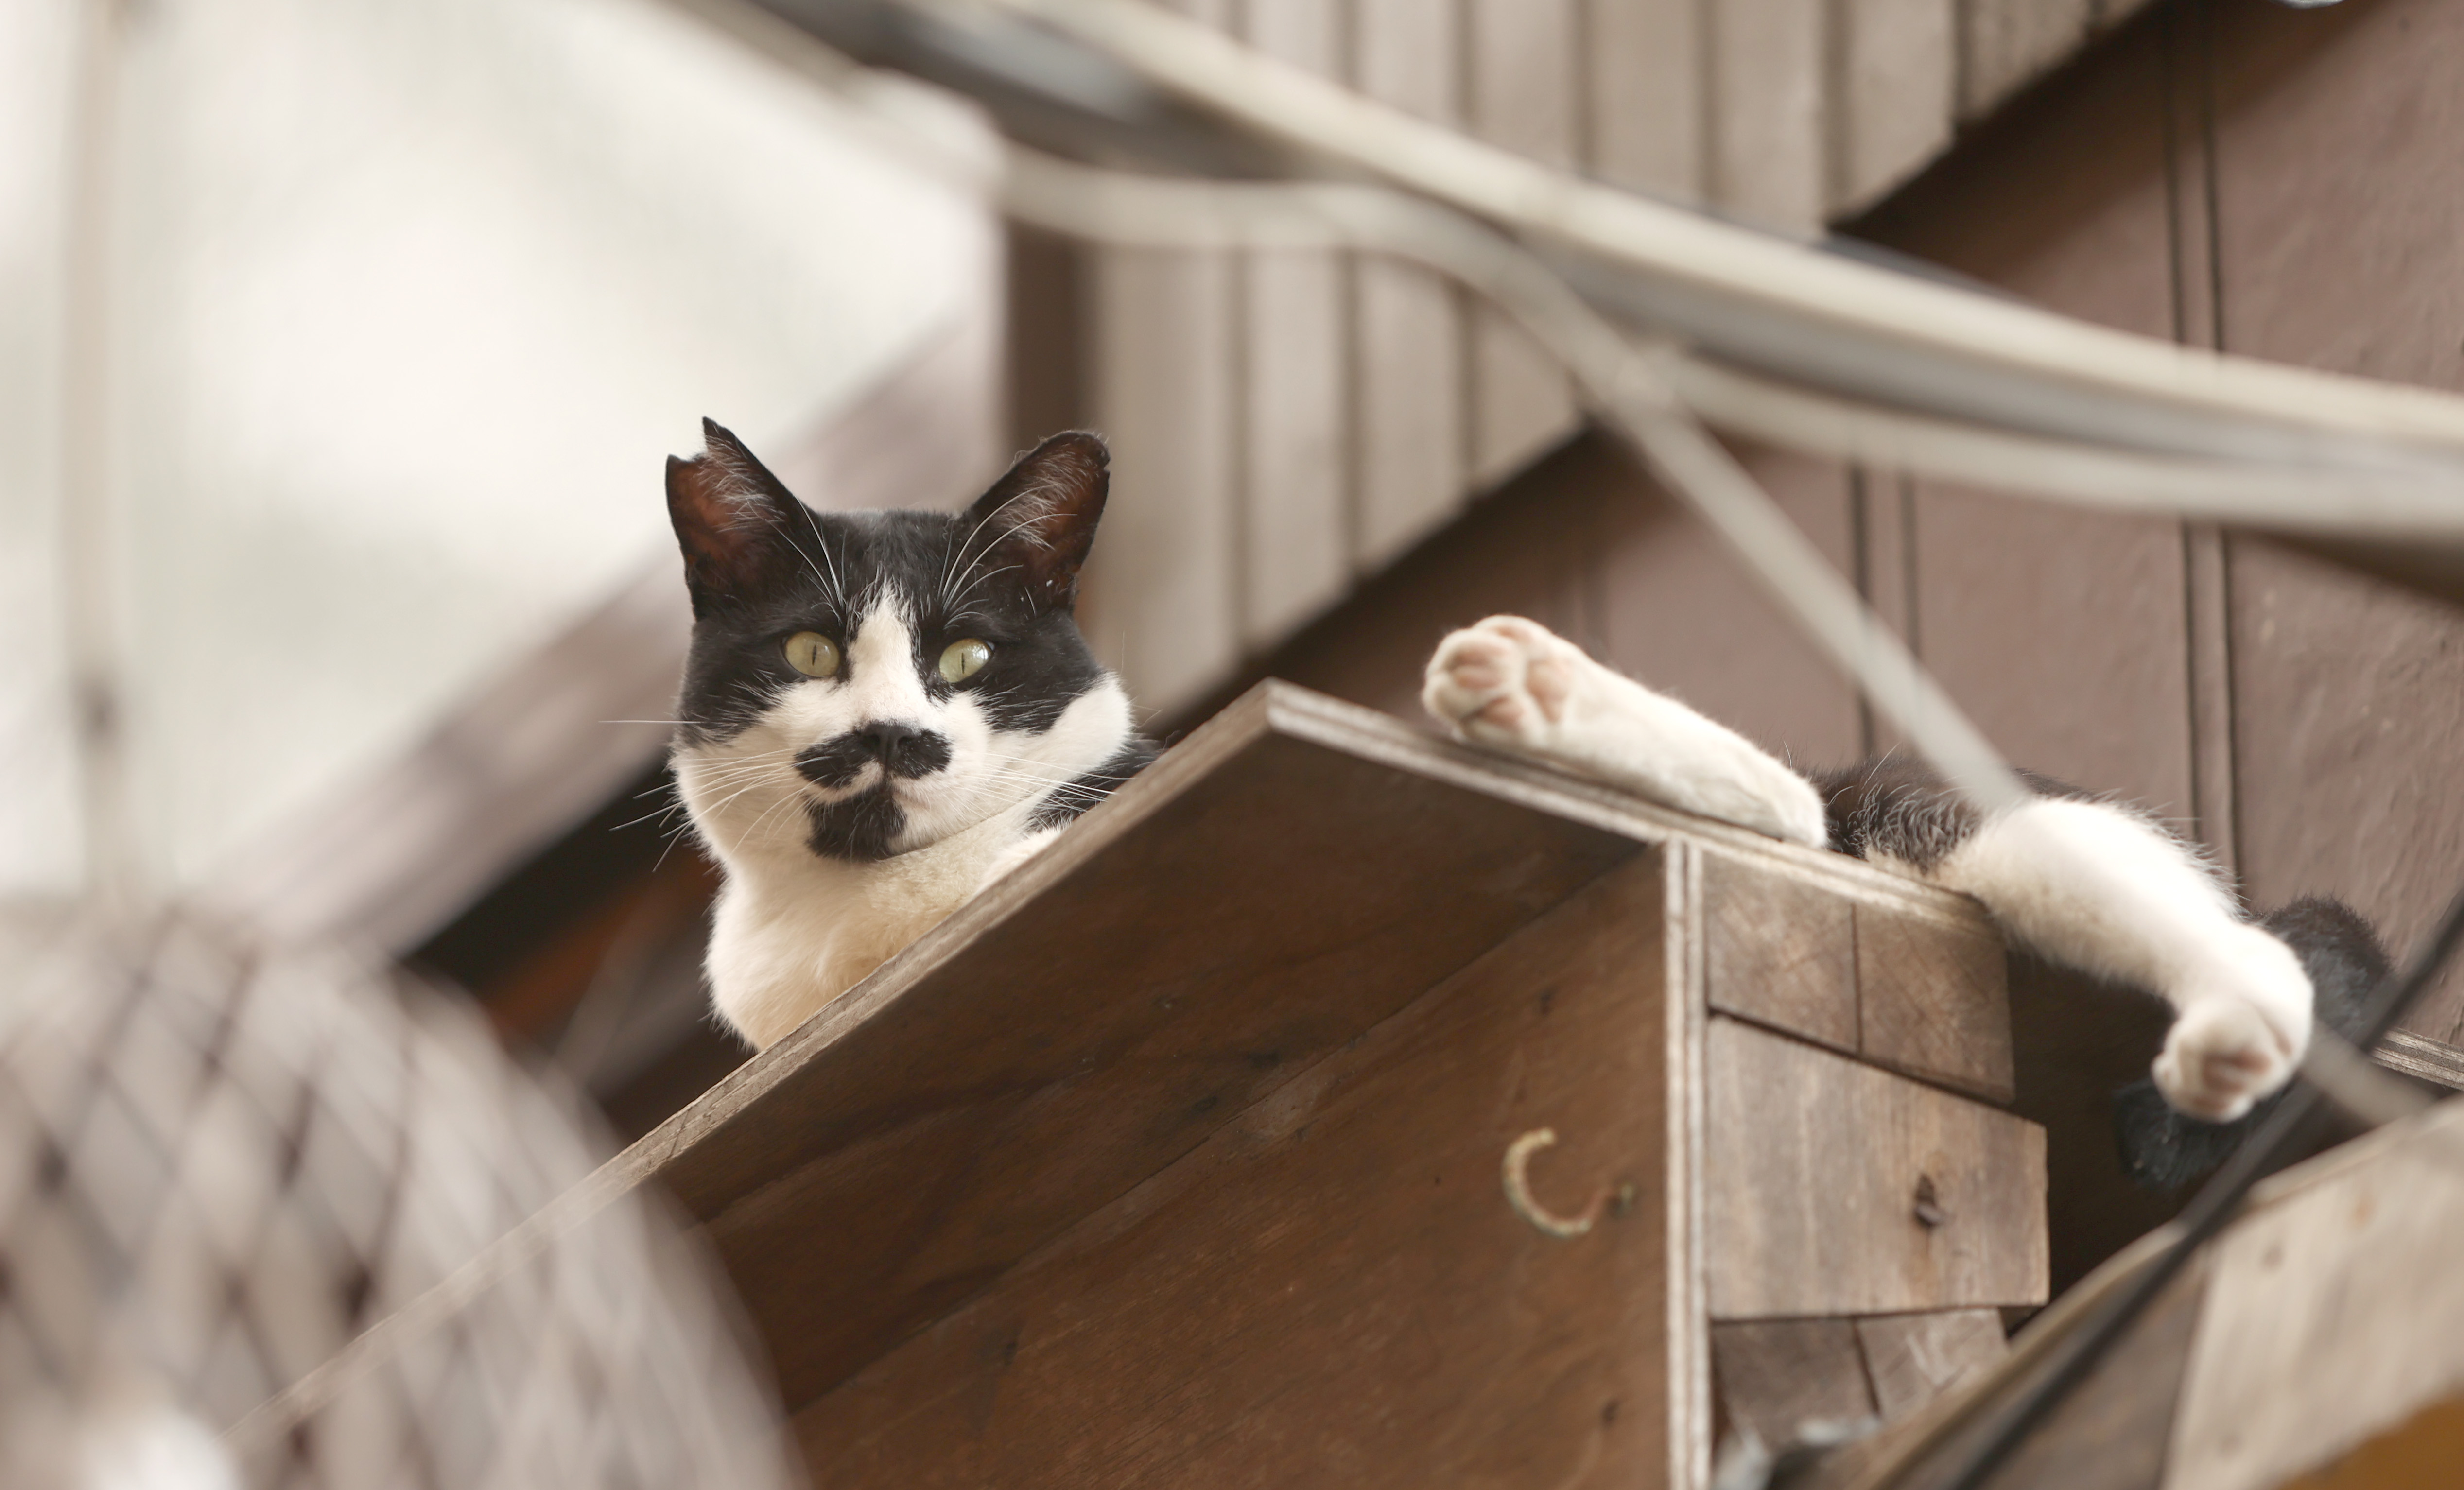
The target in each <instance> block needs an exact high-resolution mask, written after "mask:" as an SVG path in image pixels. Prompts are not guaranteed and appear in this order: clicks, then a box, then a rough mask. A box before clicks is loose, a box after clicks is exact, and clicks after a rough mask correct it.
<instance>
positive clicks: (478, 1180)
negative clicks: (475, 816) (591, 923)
mask: <svg viewBox="0 0 2464 1490" xmlns="http://www.w3.org/2000/svg"><path fill="white" fill-rule="evenodd" d="M38 942H39V943H40V945H39V946H38V945H36V944H37V943H38ZM0 964H4V965H5V967H6V969H7V970H8V983H7V985H6V986H5V987H0V1413H6V1421H5V1422H0V1435H10V1434H11V1433H13V1435H14V1436H15V1437H16V1438H18V1439H19V1440H20V1441H21V1443H22V1442H24V1441H31V1440H30V1439H29V1437H28V1435H29V1434H30V1433H32V1432H33V1429H34V1428H36V1427H39V1428H41V1429H42V1430H43V1431H44V1432H47V1433H51V1434H52V1435H54V1436H55V1437H56V1436H57V1435H59V1434H61V1433H66V1432H69V1431H70V1429H71V1428H76V1430H77V1431H78V1432H87V1433H93V1432H103V1431H104V1430H102V1429H96V1428H95V1427H94V1426H93V1425H95V1424H105V1425H108V1424H110V1423H115V1422H121V1421H123V1420H124V1419H125V1416H126V1414H125V1409H126V1408H127V1405H128V1404H129V1403H131V1402H141V1401H143V1402H154V1403H156V1404H157V1405H158V1406H161V1407H165V1408H168V1409H170V1410H173V1412H174V1415H180V1414H185V1417H186V1419H187V1420H191V1421H193V1422H194V1423H196V1424H200V1425H202V1426H203V1428H204V1429H206V1430H209V1431H210V1432H212V1433H221V1432H223V1431H225V1430H227V1429H229V1428H231V1426H232V1425H233V1424H235V1423H238V1422H239V1421H240V1420H241V1419H242V1418H243V1417H244V1416H245V1415H246V1414H248V1413H251V1411H252V1410H254V1409H256V1408H258V1407H259V1406H260V1405H261V1404H263V1403H265V1402H266V1401H267V1400H268V1399H269V1398H270V1397H273V1396H274V1395H275V1393H277V1392H279V1391H282V1390H284V1389H285V1388H286V1387H289V1386H291V1385H292V1384H294V1383H296V1382H297V1381H299V1379H300V1378H301V1377H302V1376H303V1375H305V1374H306V1373H308V1372H309V1371H310V1370H312V1369H315V1368H316V1367H318V1366H319V1364H320V1363H322V1362H324V1361H326V1360H327V1359H328V1358H329V1357H331V1356H333V1355H334V1353H335V1352H336V1351H337V1350H339V1349H341V1348H342V1347H343V1346H344V1345H345V1344H346V1343H347V1342H349V1341H350V1340H351V1339H352V1338H353V1337H354V1336H356V1335H358V1334H359V1333H360V1332H361V1331H363V1330H364V1329H366V1328H367V1327H368V1326H370V1325H371V1324H373V1323H375V1322H376V1321H379V1320H381V1319H384V1318H385V1317H386V1316H387V1315H389V1314H391V1313H392V1312H393V1311H394V1310H396V1309H398V1308H400V1307H401V1306H402V1305H403V1304H406V1303H407V1302H409V1301H410V1300H412V1299H414V1298H416V1297H418V1296H419V1295H420V1294H421V1293H423V1292H424V1291H425V1290H427V1289H428V1288H429V1286H430V1285H432V1284H434V1283H436V1282H439V1281H440V1280H442V1279H444V1278H445V1277H446V1276H447V1275H448V1274H450V1273H451V1272H452V1271H453V1270H454V1268H455V1267H456V1266H458V1265H459V1264H461V1263H463V1262H465V1261H466V1260H470V1259H471V1258H472V1257H473V1255H474V1254H476V1253H478V1252H479V1251H480V1249H481V1248H483V1247H485V1246H486V1245H487V1244H488V1243H490V1242H492V1241H495V1239H496V1238H499V1237H501V1236H503V1235H504V1234H505V1233H506V1232H507V1231H509V1230H510V1229H512V1228H513V1227H514V1226H516V1225H517V1223H519V1222H521V1221H522V1220H524V1219H525V1218H527V1217H529V1216H532V1214H533V1213H535V1212H537V1211H538V1210H539V1208H540V1207H541V1206H542V1205H544V1204H546V1202H548V1201H549V1200H550V1199H552V1198H553V1197H555V1196H556V1195H557V1194H560V1193H561V1192H562V1191H564V1190H565V1189H566V1188H567V1187H568V1186H570V1185H572V1184H573V1183H574V1182H576V1181H577V1180H580V1179H581V1178H582V1177H583V1176H584V1175H585V1174H587V1173H589V1172H590V1171H591V1170H592V1169H593V1168H594V1167H595V1166H596V1164H597V1161H598V1160H599V1159H600V1157H601V1156H602V1152H601V1149H602V1146H601V1145H600V1144H598V1143H597V1142H596V1141H595V1139H594V1138H593V1137H591V1136H589V1129H588V1128H587V1126H586V1125H585V1124H584V1123H583V1122H582V1121H580V1120H579V1119H578V1117H577V1115H576V1108H575V1107H574V1106H573V1105H572V1104H570V1103H569V1102H567V1101H565V1100H564V1099H562V1098H561V1097H560V1096H559V1095H558V1094H556V1093H554V1092H552V1091H551V1090H550V1089H549V1088H547V1087H546V1086H544V1085H541V1084H540V1083H539V1081H537V1080H535V1079H533V1078H532V1077H531V1076H529V1075H527V1074H526V1073H524V1072H522V1071H521V1070H520V1069H519V1068H517V1066H516V1065H514V1064H513V1063H511V1062H510V1061H508V1060H507V1059H506V1058H505V1056H504V1055H503V1053H502V1052H501V1051H500V1049H499V1048H498V1046H497V1045H496V1043H495V1040H494V1039H493V1038H492V1037H491V1036H490V1034H489V1033H488V1031H487V1030H486V1028H485V1027H484V1026H483V1025H482V1024H481V1023H480V1022H479V1020H478V1019H476V1018H475V1017H474V1016H473V1015H472V1013H471V1012H470V1011H469V1010H468V1009H467V1008H465V1007H463V1006H462V1005H460V1004H458V1003H456V1002H453V1001H451V1000H449V999H448V998H446V997H443V996H440V995H436V994H433V993H429V992H427V991H424V990H413V991H409V992H408V993H407V994H406V992H405V991H404V990H402V989H400V988H399V987H397V986H395V984H394V982H393V980H392V979H391V977H390V975H385V974H379V973H375V972H372V971H371V970H370V969H369V968H368V967H366V966H364V965H363V964H360V963H357V962H355V961H352V960H350V959H348V958H346V957H343V956H341V955H339V954H335V953H315V952H296V951H294V952H281V953H269V952H267V951H264V950H262V949H258V948H253V947H252V946H250V945H248V944H247V943H246V942H245V941H244V940H243V939H241V938H239V937H236V936H234V935H231V934H230V933H229V932H227V931H222V930H220V929H217V928H213V927H210V926H209V925H207V924H205V923H203V922H201V921H199V920H197V919H194V918H182V917H172V918H166V919H165V920H163V921H161V922H159V923H157V924H155V925H153V926H151V927H149V928H147V929H146V930H144V931H143V932H141V933H131V932H129V931H126V930H125V929H121V930H120V931H99V930H95V929H92V928H85V929H79V930H76V931H66V932H55V933H48V934H44V935H41V936H39V937H37V936H35V935H34V934H33V933H32V932H31V931H28V930H26V929H25V928H24V927H22V926H20V927H19V928H18V929H17V931H16V933H15V934H14V935H13V936H10V935H5V934H0ZM733 1324H734V1322H733V1320H732V1317H731V1316H730V1315H729V1314H728V1313H727V1312H726V1311H725V1309H724V1307H723V1306H722V1305H721V1304H720V1303H718V1302H717V1296H716V1295H715V1293H714V1291H713V1288H712V1286H711V1283H710V1281H709V1273H708V1270H707V1269H706V1268H704V1267H703V1266H702V1264H701V1261H700V1260H699V1259H698V1258H697V1257H695V1256H694V1255H693V1254H692V1253H691V1252H690V1251H689V1249H688V1248H687V1247H686V1245H685V1244H684V1242H683V1240H682V1239H681V1237H680V1234H679V1233H678V1231H677V1229H676V1228H674V1227H673V1226H671V1225H670V1224H669V1223H668V1222H667V1220H666V1218H665V1217H664V1216H661V1215H660V1214H658V1213H657V1211H656V1209H655V1207H654V1206H653V1205H652V1204H651V1203H649V1201H647V1200H646V1199H645V1198H644V1197H642V1196H640V1195H633V1196H627V1197H625V1198H624V1199H623V1200H621V1201H619V1202H618V1203H616V1204H615V1205H613V1206H611V1207H609V1208H608V1209H606V1210H605V1211H602V1212H600V1213H599V1214H598V1215H597V1216H595V1217H593V1218H592V1219H590V1220H588V1221H587V1222H584V1223H583V1224H582V1225H580V1226H579V1227H577V1228H575V1229H574V1230H572V1231H569V1232H567V1233H566V1234H565V1235H563V1236H561V1237H560V1238H557V1239H556V1240H554V1241H553V1242H552V1243H550V1244H549V1245H548V1246H547V1247H546V1248H545V1250H544V1251H543V1252H541V1253H540V1254H539V1256H537V1257H535V1258H533V1259H531V1260H529V1261H527V1262H525V1263H523V1264H521V1265H519V1266H517V1267H516V1268H515V1269H513V1271H512V1272H511V1273H510V1274H509V1275H508V1276H506V1277H504V1278H503V1279H501V1280H500V1281H498V1282H495V1283H494V1284H492V1285H490V1286H489V1287H488V1288H487V1289H486V1290H485V1291H484V1292H482V1293H481V1294H479V1295H478V1297H477V1298H476V1299H475V1300H474V1301H473V1302H472V1303H471V1304H469V1305H468V1306H466V1307H463V1308H461V1309H459V1310H458V1311H456V1312H455V1313H453V1314H452V1316H451V1318H449V1319H448V1320H446V1322H445V1323H444V1324H442V1325H440V1326H436V1327H434V1328H431V1329H429V1330H426V1331H424V1332H416V1333H407V1334H405V1335H402V1336H400V1337H399V1339H400V1342H401V1343H400V1345H399V1348H396V1349H393V1350H391V1351H389V1352H386V1353H384V1354H382V1355H380V1356H379V1357H378V1358H377V1359H376V1360H375V1363H374V1364H373V1365H372V1366H371V1367H370V1368H369V1369H365V1370H364V1371H362V1372H360V1373H358V1374H357V1375H355V1376H353V1377H352V1378H350V1379H349V1381H348V1383H347V1385H345V1386H344V1387H343V1388H342V1389H341V1391H340V1392H339V1394H337V1395H335V1396H333V1398H332V1400H331V1401H329V1402H327V1403H325V1404H324V1405H323V1406H321V1407H320V1408H319V1409H318V1410H316V1411H314V1412H313V1413H308V1414H307V1415H305V1416H304V1417H302V1418H301V1419H300V1420H299V1421H297V1422H296V1423H288V1424H279V1423H278V1424H276V1430H277V1431H275V1432H274V1433H272V1434H267V1435H258V1436H257V1437H256V1439H255V1441H254V1442H253V1445H251V1446H248V1447H246V1448H245V1451H244V1452H241V1453H240V1454H239V1455H238V1457H237V1462H236V1465H235V1468H236V1471H237V1482H238V1483H241V1484H245V1485H248V1486H251V1487H264V1490H274V1487H285V1490H288V1487H298V1490H311V1487H316V1490H342V1487H352V1490H358V1487H363V1486H366V1487H377V1486H386V1487H393V1486H401V1487H405V1490H410V1487H438V1490H445V1487H451V1490H471V1487H483V1486H505V1487H517V1486H518V1487H536V1490H554V1487H561V1486H584V1485H588V1486H607V1487H632V1486H642V1487H646V1490H647V1487H652V1486H658V1487H667V1486H693V1485H712V1486H728V1487H742V1490H767V1487H772V1486H783V1485H787V1484H790V1483H795V1482H798V1480H799V1479H800V1478H801V1477H799V1476H797V1475H796V1473H795V1472H794V1470H793V1467H792V1464H791V1461H790V1460H789V1458H788V1457H787V1451H786V1450H784V1449H783V1447H782V1446H781V1435H780V1433H779V1431H778V1426H777V1421H776V1417H775V1414H774V1413H773V1411H772V1408H771V1406H770V1403H769V1401H768V1398H767V1396H766V1394H765V1391H764V1390H763V1389H762V1388H761V1386H760V1385H759V1378H758V1377H757V1376H756V1374H755V1373H754V1371H753V1370H752V1369H751V1368H750V1367H749V1366H748V1365H747V1361H746V1357H745V1353H744V1349H743V1347H742V1345H741V1343H740V1342H741V1338H742V1337H741V1335H740V1333H739V1332H738V1331H737V1329H735V1328H734V1327H733ZM114 1413H121V1416H114V1415H113V1414H114ZM62 1425H68V1426H65V1427H64V1426H62ZM77 1425H84V1426H83V1427H77ZM20 1457H21V1458H22V1457H24V1456H23V1453H22V1452H21V1454H20ZM13 1462H15V1461H12V1460H11V1458H10V1457H9V1451H8V1450H7V1448H6V1447H5V1446H4V1445H0V1480H8V1481H9V1482H11V1483H12V1484H14V1483H17V1482H19V1479H20V1478H22V1476H12V1474H11V1464H12V1463H13ZM26 1462H27V1463H32V1462H33V1461H32V1460H31V1459H29V1460H26ZM24 1473H32V1471H24ZM65 1482H76V1481H74V1480H70V1481H65Z"/></svg>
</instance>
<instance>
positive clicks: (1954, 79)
mask: <svg viewBox="0 0 2464 1490" xmlns="http://www.w3.org/2000/svg"><path fill="white" fill-rule="evenodd" d="M1958 3H1959V0H1846V3H1844V4H1842V5H1841V6H1840V7H1839V8H1838V10H1837V11H1835V12H1834V14H1835V18H1836V21H1837V25H1838V27H1839V35H1838V37H1837V43H1836V52H1837V57H1838V69H1839V72H1838V76H1837V78H1836V79H1835V80H1834V82H1835V89H1836V92H1835V93H1834V95H1833V105H1832V123H1831V136H1832V140H1833V142H1834V143H1833V151H1834V155H1833V178H1832V183H1831V201H1830V204H1829V205H1830V207H1831V209H1832V211H1833V213H1834V214H1835V215H1838V214H1844V213H1848V212H1853V211H1855V210H1856V209H1857V208H1861V207H1863V206H1865V205H1866V204H1868V203H1870V202H1874V201H1876V200H1878V199H1880V198H1881V196H1882V195H1883V194H1884V193H1886V192H1888V191H1889V190H1890V189H1891V188H1892V187H1893V186H1898V185H1899V184H1900V183H1901V182H1903V181H1904V180H1906V179H1907V178H1908V177H1909V176H1912V175H1914V174H1915V173H1916V172H1917V171H1918V170H1919V169H1920V168H1922V167H1923V166H1924V165H1925V163H1926V162H1927V161H1930V160H1932V159H1933V157H1934V156H1936V155H1937V154H1939V153H1941V151H1942V150H1943V148H1944V147H1945V146H1947V145H1948V144H1949V143H1950V136H1951V114H1952V107H1953V104H1954V102H1955V101H1956V99H1955V97H1954V95H1955V93H1956V90H1957V87H1958V79H1959V66H1958V61H1959V57H1958V35H1957V27H1956V24H1955V10H1956V7H1957V5H1958Z"/></svg>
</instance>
